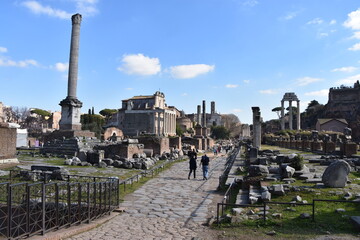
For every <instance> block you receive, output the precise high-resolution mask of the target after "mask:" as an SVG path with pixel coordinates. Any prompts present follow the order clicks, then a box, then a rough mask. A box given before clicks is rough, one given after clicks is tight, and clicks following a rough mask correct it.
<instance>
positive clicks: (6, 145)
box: [0, 123, 16, 163]
mask: <svg viewBox="0 0 360 240" xmlns="http://www.w3.org/2000/svg"><path fill="white" fill-rule="evenodd" d="M7 159H16V128H10V127H9V124H7V123H0V163H2V162H4V160H7Z"/></svg>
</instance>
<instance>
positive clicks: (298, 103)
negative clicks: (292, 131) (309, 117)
mask: <svg viewBox="0 0 360 240" xmlns="http://www.w3.org/2000/svg"><path fill="white" fill-rule="evenodd" d="M296 125H297V128H296V129H297V130H300V129H301V125H300V101H299V100H298V101H297V118H296Z"/></svg>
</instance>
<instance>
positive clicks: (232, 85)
mask: <svg viewBox="0 0 360 240" xmlns="http://www.w3.org/2000/svg"><path fill="white" fill-rule="evenodd" d="M238 86H239V85H237V84H226V85H225V87H226V88H237V87H238Z"/></svg>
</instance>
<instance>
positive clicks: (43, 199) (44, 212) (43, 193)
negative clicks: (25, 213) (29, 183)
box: [41, 183, 46, 235]
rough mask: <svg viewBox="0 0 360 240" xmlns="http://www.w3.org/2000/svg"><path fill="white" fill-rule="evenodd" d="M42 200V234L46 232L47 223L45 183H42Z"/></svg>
mask: <svg viewBox="0 0 360 240" xmlns="http://www.w3.org/2000/svg"><path fill="white" fill-rule="evenodd" d="M41 202H42V204H41V205H42V231H41V235H44V234H45V232H46V224H45V220H46V218H45V214H46V211H45V184H44V183H41Z"/></svg>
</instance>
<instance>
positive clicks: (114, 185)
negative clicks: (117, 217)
mask: <svg viewBox="0 0 360 240" xmlns="http://www.w3.org/2000/svg"><path fill="white" fill-rule="evenodd" d="M11 177H12V181H7V182H2V183H0V238H2V237H4V238H8V239H17V238H23V237H29V236H32V235H35V234H45V233H46V232H49V231H51V230H57V229H60V228H63V227H69V226H71V225H73V224H79V223H83V222H87V223H89V222H90V221H91V220H93V219H96V218H99V217H101V216H103V215H105V214H110V212H111V211H113V210H114V209H116V208H118V206H119V180H118V179H117V178H102V177H86V176H76V175H69V176H67V181H54V182H48V181H46V179H47V178H46V177H45V178H44V179H45V180H44V181H43V182H35V183H26V182H25V183H24V182H18V183H16V180H15V179H14V173H13V172H12V174H11ZM13 180H14V181H13ZM75 180H77V181H75Z"/></svg>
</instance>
